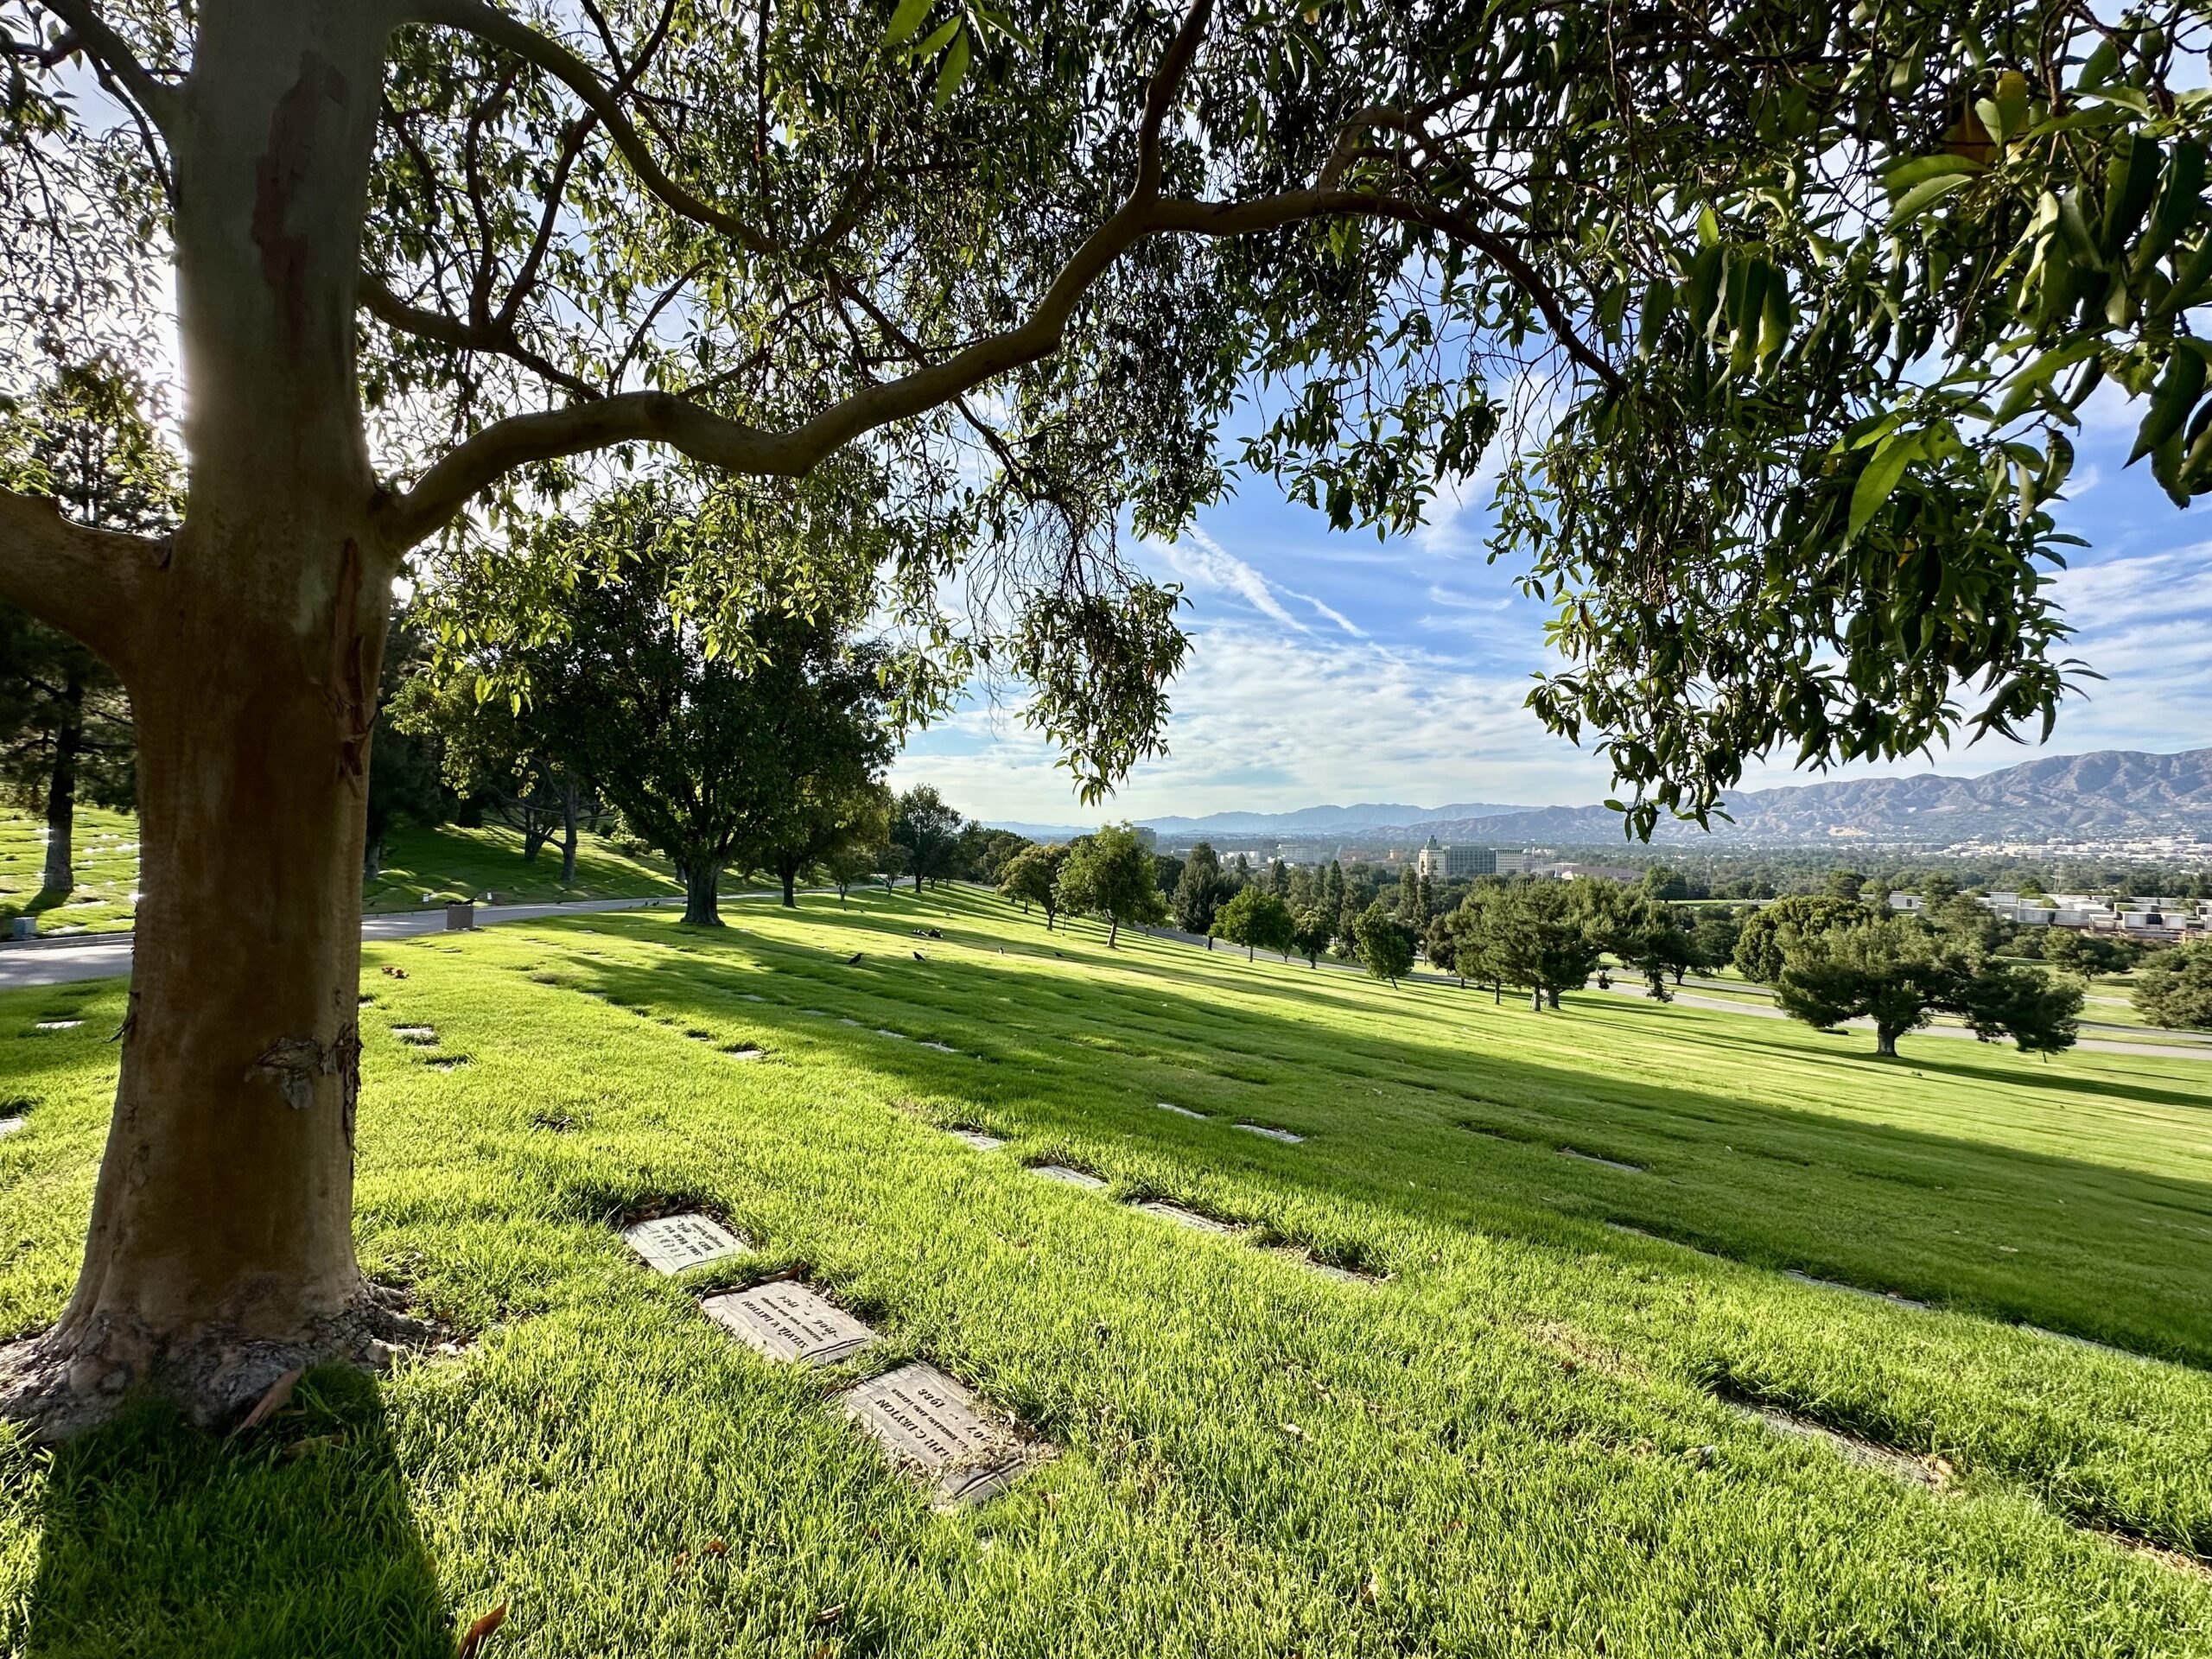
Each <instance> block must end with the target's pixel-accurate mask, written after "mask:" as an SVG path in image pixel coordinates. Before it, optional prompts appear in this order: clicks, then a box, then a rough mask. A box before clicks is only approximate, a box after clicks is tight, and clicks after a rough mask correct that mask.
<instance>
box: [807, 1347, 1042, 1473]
mask: <svg viewBox="0 0 2212 1659" xmlns="http://www.w3.org/2000/svg"><path fill="white" fill-rule="evenodd" d="M844 1406H845V1411H846V1414H848V1415H849V1416H850V1417H851V1418H852V1420H853V1421H855V1422H856V1423H858V1424H859V1425H860V1426H861V1429H862V1430H863V1431H865V1432H866V1433H868V1436H869V1437H870V1438H871V1439H873V1440H874V1441H875V1442H876V1444H877V1445H879V1446H881V1447H882V1448H883V1449H884V1450H885V1451H886V1452H888V1453H890V1455H891V1459H892V1461H893V1462H894V1463H896V1464H898V1465H899V1466H900V1467H901V1468H904V1469H906V1470H908V1471H912V1473H914V1474H916V1475H918V1476H919V1477H920V1478H922V1479H923V1480H924V1481H925V1482H926V1483H928V1484H929V1485H930V1487H931V1491H932V1493H933V1495H934V1496H935V1497H936V1499H937V1501H938V1503H940V1504H944V1505H945V1506H947V1507H950V1506H951V1505H954V1504H959V1503H980V1502H982V1500H983V1499H984V1498H987V1497H990V1496H991V1495H992V1494H994V1493H995V1492H999V1491H1004V1490H1005V1488H1006V1487H1007V1484H1009V1483H1011V1482H1012V1481H1013V1479H1014V1477H1015V1476H1016V1475H1018V1474H1019V1473H1020V1471H1021V1469H1022V1465H1023V1463H1024V1462H1025V1459H1024V1458H1023V1455H1022V1447H1021V1442H1020V1440H1018V1439H1017V1438H1016V1437H1015V1435H1014V1430H1013V1429H1012V1427H1009V1426H1007V1425H1006V1424H1004V1423H1000V1422H994V1421H989V1420H988V1419H987V1418H985V1417H984V1415H983V1414H982V1408H981V1406H980V1403H979V1402H977V1400H976V1396H975V1395H972V1394H970V1393H969V1391H968V1390H967V1389H965V1388H963V1387H962V1386H961V1384H960V1383H957V1382H956V1381H955V1380H954V1379H952V1378H951V1377H950V1376H946V1375H945V1374H944V1372H943V1371H940V1370H938V1369H937V1367H936V1366H934V1365H929V1364H925V1363H922V1362H921V1361H918V1360H917V1361H915V1362H913V1363H911V1364H906V1365H901V1366H899V1368H898V1369H897V1370H891V1371H886V1372H885V1373H884V1374H883V1375H882V1376H879V1377H874V1378H872V1379H870V1380H869V1381H868V1382H866V1383H861V1385H860V1386H859V1387H858V1388H856V1389H854V1390H853V1391H852V1392H851V1393H849V1394H848V1395H846V1396H845V1400H844Z"/></svg>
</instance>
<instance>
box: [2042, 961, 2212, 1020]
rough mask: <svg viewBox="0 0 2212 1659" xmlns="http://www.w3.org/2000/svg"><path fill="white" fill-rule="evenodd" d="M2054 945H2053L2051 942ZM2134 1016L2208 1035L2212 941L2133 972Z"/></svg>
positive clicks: (2211, 1011) (2211, 1009)
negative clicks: (2135, 1014)
mask: <svg viewBox="0 0 2212 1659" xmlns="http://www.w3.org/2000/svg"><path fill="white" fill-rule="evenodd" d="M2054 943H2055V941H2054ZM2134 1001H2135V1012H2136V1013H2138V1014H2140V1015H2142V1016H2143V1018H2144V1019H2145V1020H2147V1021H2148V1022H2149V1023H2150V1024H2152V1025H2154V1026H2164V1027H2167V1028H2168V1029H2169V1030H2172V1031H2212V941H2206V940H2202V939H2199V940H2196V941H2194V942H2192V943H2190V944H2184V945H2183V946H2182V947H2181V948H2180V949H2178V950H2167V951H2164V952H2161V953H2160V954H2159V955H2158V956H2157V957H2152V959H2151V960H2150V961H2149V962H2147V963H2145V964H2144V965H2143V966H2142V967H2141V968H2139V969H2137V970H2136V975H2135V991H2134Z"/></svg>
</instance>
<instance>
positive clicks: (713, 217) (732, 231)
mask: <svg viewBox="0 0 2212 1659" xmlns="http://www.w3.org/2000/svg"><path fill="white" fill-rule="evenodd" d="M407 15H408V16H409V17H410V18H411V19H412V20H413V21H415V22H422V23H430V24H434V25H436V26H438V27H441V28H445V29H459V30H461V32H462V33H463V34H466V35H474V36H475V37H476V38H477V39H478V40H480V41H486V42H487V43H489V44H491V45H493V46H497V47H502V48H505V49H506V50H507V51H510V52H512V53H513V54H515V55H516V56H517V57H518V58H520V59H522V60H523V61H524V62H525V63H530V64H534V65H536V66H537V67H538V68H540V69H542V70H543V71H544V72H545V73H547V74H549V75H550V76H552V77H553V79H556V80H557V81H559V82H560V83H561V84H562V85H563V86H566V87H567V88H568V89H569V91H570V92H573V93H575V96H576V99H577V101H578V102H579V103H581V104H582V105H583V106H584V107H585V108H586V109H588V110H589V111H591V112H592V113H593V114H594V115H595V116H597V117H598V118H599V119H600V120H601V122H602V123H604V124H605V125H606V127H607V137H610V138H612V139H613V141H614V147H615V149H619V150H620V151H621V152H622V158H623V159H624V160H625V161H626V162H629V163H630V170H631V171H632V172H633V173H635V174H636V175H638V182H639V183H640V184H642V185H643V186H645V189H646V190H647V191H648V192H650V193H651V194H652V195H653V196H655V197H657V198H658V200H660V202H661V203H662V205H663V206H664V207H668V208H669V209H671V211H672V212H675V213H679V214H681V215H682V216H683V217H684V218H685V219H690V220H691V221H692V222H693V223H694V224H697V225H704V226H708V227H709V229H711V230H717V231H720V232H721V233H722V234H723V235H725V236H727V237H728V238H731V239H732V240H733V241H734V242H735V243H737V245H739V246H740V247H741V248H743V249H745V250H746V251H747V252H749V253H755V254H762V255H766V254H769V253H772V252H773V251H774V247H773V245H772V243H771V242H770V241H769V239H768V238H766V237H765V236H763V235H762V234H761V233H760V232H759V231H758V230H756V229H754V228H753V226H751V225H749V224H747V222H746V221H745V220H743V219H740V218H738V217H737V215H735V214H734V213H728V212H726V211H724V210H723V209H722V208H720V207H715V205H714V204H713V203H712V202H710V201H709V200H706V199H705V198H704V197H703V196H701V195H699V194H697V193H696V191H693V190H691V189H690V188H687V187H686V186H684V185H682V184H679V183H677V181H675V180H674V179H671V177H669V175H668V174H667V172H666V171H665V170H664V168H662V167H661V164H660V162H659V161H658V159H657V158H656V157H655V156H654V155H653V153H652V149H651V148H649V147H648V146H647V144H646V143H645V137H644V136H643V135H642V134H640V133H639V130H638V129H637V127H636V126H635V125H634V124H632V122H631V119H630V118H629V117H628V116H627V115H626V114H625V113H624V112H623V109H622V102H621V97H620V93H619V92H617V90H616V89H615V88H613V87H611V86H608V85H607V83H606V82H605V81H604V80H602V79H600V77H599V75H598V74H597V73H595V72H594V70H593V68H592V67H591V66H590V65H589V64H588V63H586V62H585V61H584V60H582V58H580V57H578V56H577V55H576V54H575V53H573V52H571V51H569V48H567V47H565V46H563V45H562V44H561V43H560V42H559V41H556V40H555V39H553V38H552V37H551V36H550V35H544V34H542V33H540V32H539V31H538V30H537V29H532V28H531V26H530V25H529V24H528V23H526V22H523V21H522V20H521V19H520V18H518V17H512V16H508V14H507V13H505V12H504V11H501V10H499V8H498V7H497V6H494V5H492V4H489V3H488V0H414V3H412V4H410V6H409V7H408V9H407Z"/></svg>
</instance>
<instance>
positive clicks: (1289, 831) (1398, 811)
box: [1139, 801, 1530, 836]
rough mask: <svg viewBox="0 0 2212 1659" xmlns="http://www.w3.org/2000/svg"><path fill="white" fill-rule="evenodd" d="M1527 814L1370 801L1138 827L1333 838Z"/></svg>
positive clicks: (1171, 832) (1483, 806) (1464, 804)
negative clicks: (1419, 823)
mask: <svg viewBox="0 0 2212 1659" xmlns="http://www.w3.org/2000/svg"><path fill="white" fill-rule="evenodd" d="M1529 810H1530V809H1529V808H1528V807H1525V806H1500V805H1495V804H1491V803H1489V802H1485V801H1457V802H1454V803H1453V804H1451V805H1449V806H1436V807H1427V806H1407V805H1403V804H1398V803H1393V802H1388V801H1369V802H1364V803H1362V804H1359V805H1357V806H1305V807H1300V809H1299V810H1297V811H1295V812H1210V813H1208V814H1207V815H1206V816H1205V817H1202V818H1174V817H1169V818H1142V819H1140V820H1139V822H1140V823H1142V824H1143V825H1144V827H1145V828H1147V829H1157V830H1158V831H1159V832H1160V834H1161V835H1163V836H1332V835H1347V834H1352V833H1355V832H1363V831H1366V830H1371V829H1383V828H1386V827H1388V826H1390V825H1394V824H1403V823H1414V822H1415V821H1417V820H1418V821H1424V822H1425V821H1427V820H1430V819H1435V820H1440V821H1449V822H1452V823H1465V822H1471V821H1473V820H1477V819H1482V818H1491V817H1497V816H1498V815H1499V814H1501V813H1507V812H1526V811H1529Z"/></svg>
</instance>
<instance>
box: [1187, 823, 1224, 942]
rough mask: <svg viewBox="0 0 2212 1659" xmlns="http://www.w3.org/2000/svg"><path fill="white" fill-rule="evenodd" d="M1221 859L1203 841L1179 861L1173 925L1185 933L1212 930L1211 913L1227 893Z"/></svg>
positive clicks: (1207, 843)
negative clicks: (1181, 872) (1181, 870)
mask: <svg viewBox="0 0 2212 1659" xmlns="http://www.w3.org/2000/svg"><path fill="white" fill-rule="evenodd" d="M1226 896H1227V894H1226V893H1225V892H1224V881H1223V879H1222V873H1221V857H1220V855H1218V854H1217V853H1216V852H1215V851H1214V849H1213V847H1212V845H1211V843H1210V842H1203V841H1202V842H1199V843H1198V845H1197V846H1195V847H1193V848H1192V849H1191V855H1190V856H1189V857H1188V858H1186V859H1185V860H1184V861H1183V874H1182V875H1181V877H1180V878H1179V880H1177V882H1176V884H1175V925H1176V926H1178V927H1179V928H1181V929H1182V930H1183V931H1184V932H1185V933H1205V934H1211V932H1212V931H1213V913H1214V912H1215V911H1216V910H1217V908H1219V907H1220V905H1221V902H1222V900H1223V899H1224V898H1225V897H1226Z"/></svg>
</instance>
